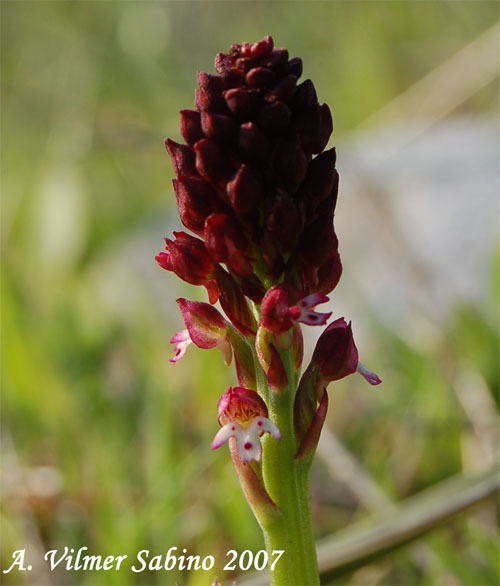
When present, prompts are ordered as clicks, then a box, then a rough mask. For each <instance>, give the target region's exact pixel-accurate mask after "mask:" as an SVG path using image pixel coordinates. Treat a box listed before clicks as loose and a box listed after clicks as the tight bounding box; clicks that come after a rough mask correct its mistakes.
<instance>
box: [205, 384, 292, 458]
mask: <svg viewBox="0 0 500 586" xmlns="http://www.w3.org/2000/svg"><path fill="white" fill-rule="evenodd" d="M217 409H218V412H219V423H220V425H221V426H222V427H221V429H219V431H218V432H217V434H216V436H215V437H214V441H213V442H212V445H211V448H212V450H216V449H217V448H220V447H221V446H222V445H223V444H225V443H226V442H227V441H229V439H231V438H234V439H235V440H236V449H237V451H238V455H239V457H240V458H241V460H243V461H244V462H252V461H253V460H255V461H257V462H258V461H260V459H261V457H262V446H261V445H260V438H261V436H262V435H263V434H264V433H269V434H270V435H271V436H272V437H274V438H275V439H281V432H280V430H279V429H278V428H277V427H276V425H274V423H273V422H272V421H270V420H269V419H268V418H267V407H266V404H265V403H264V401H263V400H262V399H261V398H260V397H259V395H258V394H257V393H256V392H255V391H252V390H250V389H245V388H243V387H234V389H233V388H231V387H228V388H227V389H226V390H225V392H224V394H223V395H222V396H221V398H220V399H219V402H218V403H217Z"/></svg>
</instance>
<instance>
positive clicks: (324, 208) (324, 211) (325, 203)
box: [310, 171, 338, 222]
mask: <svg viewBox="0 0 500 586" xmlns="http://www.w3.org/2000/svg"><path fill="white" fill-rule="evenodd" d="M337 191H338V174H337V171H335V173H334V180H333V187H332V190H331V191H330V195H328V196H327V197H325V199H323V200H322V201H320V202H319V203H318V204H317V205H316V206H315V208H314V213H311V215H310V219H311V221H313V220H314V219H315V218H325V219H326V218H329V220H330V222H331V221H332V220H333V216H334V214H335V206H336V204H337ZM313 204H314V202H313Z"/></svg>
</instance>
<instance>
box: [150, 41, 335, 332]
mask: <svg viewBox="0 0 500 586" xmlns="http://www.w3.org/2000/svg"><path fill="white" fill-rule="evenodd" d="M215 69H216V73H214V74H211V73H203V72H200V73H198V76H197V82H198V88H197V90H196V93H195V109H193V110H182V111H181V128H180V130H181V135H182V137H183V138H184V140H185V142H186V144H180V143H177V142H175V141H173V140H171V139H167V141H166V147H167V150H168V152H169V154H170V157H171V159H172V163H173V166H174V170H175V173H176V175H177V178H176V179H175V180H174V189H175V194H176V198H177V205H178V208H179V214H180V218H181V221H182V223H183V225H184V226H185V227H186V228H187V229H188V230H191V231H192V232H194V233H195V234H197V235H198V236H200V237H202V238H203V240H204V243H205V247H204V248H202V247H201V246H200V244H196V245H195V246H194V245H190V246H192V248H193V249H194V248H196V254H194V256H195V257H196V259H197V260H196V263H195V264H197V265H199V267H200V268H199V269H195V268H194V267H193V262H191V261H190V263H189V268H185V267H184V268H183V267H181V266H180V263H179V262H178V261H174V256H176V257H177V259H178V256H179V255H178V254H177V252H175V253H174V250H173V248H172V245H169V244H168V242H170V241H168V242H167V255H168V256H169V259H168V260H166V259H163V260H161V262H160V264H161V266H164V267H165V268H168V270H174V272H176V273H177V274H178V275H179V276H181V278H183V279H184V280H187V281H189V282H191V283H193V284H203V285H205V284H206V279H207V278H208V277H207V276H208V275H209V274H211V272H212V270H213V267H214V265H219V264H220V265H225V267H226V268H227V270H228V271H229V273H230V274H231V276H232V277H233V278H235V279H236V282H237V283H238V284H239V286H240V287H241V289H242V291H243V293H244V294H245V295H246V296H247V297H249V298H251V299H252V300H254V301H255V300H256V299H258V300H260V299H261V298H262V292H261V291H263V290H264V291H265V290H266V289H268V288H269V284H271V285H272V284H277V283H280V282H282V281H283V280H284V281H285V283H287V284H289V285H291V286H292V287H294V289H296V290H298V291H299V294H300V297H302V298H303V297H306V296H308V295H311V294H313V293H318V292H320V293H322V294H327V293H329V292H330V291H331V290H332V289H333V288H334V287H335V285H336V284H337V282H338V279H339V278H340V273H341V264H340V257H339V255H338V251H337V237H336V235H335V231H334V228H333V214H334V209H335V203H336V198H337V187H338V175H337V172H336V170H335V151H334V149H330V150H327V151H324V149H325V147H326V145H327V143H328V140H329V138H330V135H331V132H332V129H333V124H332V117H331V114H330V110H329V108H328V106H327V105H326V104H322V105H321V104H320V103H319V102H318V98H317V95H316V90H315V88H314V85H313V83H312V81H311V80H309V79H307V80H305V81H303V82H302V83H300V82H299V79H300V77H301V75H302V60H301V59H300V58H298V57H294V58H292V59H290V58H289V55H288V51H287V50H286V49H278V48H275V47H274V43H273V40H272V38H271V37H265V38H264V39H263V40H261V41H258V42H256V43H243V44H235V45H232V46H231V48H230V50H229V51H228V52H227V53H219V54H218V55H217V56H216V59H215ZM323 151H324V152H323ZM315 155H316V156H315ZM197 242H199V241H197ZM169 246H170V248H171V250H169ZM175 246H176V250H177V249H178V248H180V247H182V249H183V256H189V257H190V258H191V259H192V257H193V254H191V252H190V253H189V254H188V253H187V252H184V249H185V248H186V243H183V244H182V246H178V245H177V244H176V245H175ZM163 254H165V253H163ZM160 256H162V255H160ZM207 256H208V259H207ZM202 257H203V259H202ZM208 267H210V268H209V270H207V269H208ZM300 297H299V298H300ZM257 303H258V301H257ZM287 325H289V324H287Z"/></svg>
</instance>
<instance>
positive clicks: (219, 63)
mask: <svg viewBox="0 0 500 586" xmlns="http://www.w3.org/2000/svg"><path fill="white" fill-rule="evenodd" d="M227 62H228V55H225V54H224V53H217V55H216V56H215V63H214V66H215V69H216V70H217V72H218V73H220V74H221V75H222V74H224V73H226V71H227V68H228V66H227Z"/></svg>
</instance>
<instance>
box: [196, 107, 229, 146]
mask: <svg viewBox="0 0 500 586" xmlns="http://www.w3.org/2000/svg"><path fill="white" fill-rule="evenodd" d="M201 128H202V130H203V132H204V134H205V136H206V137H208V138H213V139H214V140H215V141H217V142H221V143H225V144H228V143H231V142H233V141H235V140H236V135H237V132H238V126H237V125H236V122H234V120H233V119H232V118H230V117H229V116H224V115H222V114H212V113H211V112H202V113H201Z"/></svg>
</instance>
